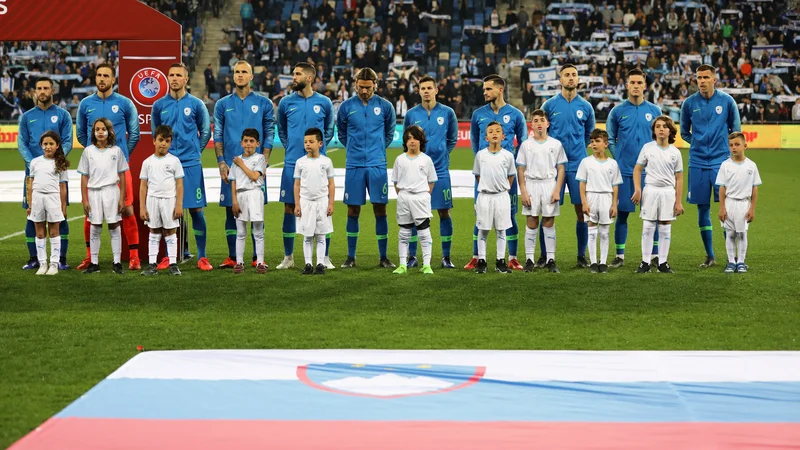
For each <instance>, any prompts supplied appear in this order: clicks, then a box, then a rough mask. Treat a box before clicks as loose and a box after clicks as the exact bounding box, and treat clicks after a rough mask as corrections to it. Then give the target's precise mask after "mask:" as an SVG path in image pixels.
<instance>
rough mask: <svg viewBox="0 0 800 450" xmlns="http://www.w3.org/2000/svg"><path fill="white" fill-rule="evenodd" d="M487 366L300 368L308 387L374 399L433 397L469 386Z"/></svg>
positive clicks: (339, 365) (329, 365)
mask: <svg viewBox="0 0 800 450" xmlns="http://www.w3.org/2000/svg"><path fill="white" fill-rule="evenodd" d="M485 372H486V368H485V367H477V366H440V365H431V364H425V363H420V364H386V365H384V364H352V363H327V364H308V365H305V366H299V367H298V368H297V377H298V378H299V379H300V381H302V382H303V383H304V384H306V385H307V386H310V387H313V388H315V389H320V390H323V391H326V392H331V393H335V394H342V395H351V396H357V397H371V398H385V399H391V398H401V397H410V396H418V395H432V394H442V393H446V392H451V391H454V390H458V389H463V388H466V387H469V386H471V385H473V384H475V383H477V382H478V381H480V379H481V378H483V375H484V373H485Z"/></svg>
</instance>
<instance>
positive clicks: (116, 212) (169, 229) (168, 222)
mask: <svg viewBox="0 0 800 450" xmlns="http://www.w3.org/2000/svg"><path fill="white" fill-rule="evenodd" d="M531 123H532V128H533V133H534V135H533V139H530V140H527V141H525V142H524V143H523V144H522V146H521V147H520V151H519V153H518V155H517V157H516V160H515V159H514V156H513V153H512V152H511V151H508V150H506V149H503V148H502V147H501V143H502V141H503V139H504V138H505V136H504V133H503V129H502V126H501V125H500V123H497V122H493V123H490V124H488V125H487V128H486V134H487V141H488V142H489V146H488V147H487V148H485V149H483V150H481V151H479V152H478V154H477V155H476V157H475V162H474V166H473V173H474V174H475V177H476V184H477V194H476V202H475V212H476V216H477V220H476V225H477V228H478V230H479V235H478V264H477V267H476V269H475V270H476V272H478V273H485V272H486V270H487V263H486V241H487V238H488V235H489V231H491V230H492V229H495V230H496V235H497V247H496V248H497V258H496V263H495V269H496V271H498V272H502V273H510V272H511V270H510V269H509V268H508V265H507V264H506V262H505V253H506V238H505V230H506V229H508V228H510V223H509V222H510V216H511V205H512V199H514V200H516V199H515V197H516V194H515V193H514V192H513V191H512V189H511V186H512V185H513V182H514V178H515V177H517V176H518V177H519V179H520V180H524V182H523V183H520V194H519V197H520V200H521V201H522V204H523V211H522V213H523V215H524V216H526V217H527V224H526V225H527V227H526V233H525V254H526V263H525V266H524V270H525V271H526V272H530V271H533V270H534V269H535V267H536V263H534V254H535V246H536V239H537V228H538V226H539V218H540V217H541V226H542V229H543V232H544V234H545V243H546V244H545V245H546V249H545V251H546V254H547V262H546V263H545V264H544V266H545V267H546V268H547V270H549V271H550V272H558V267H557V266H556V263H555V253H556V239H555V228H554V220H555V217H557V216H558V215H559V212H560V211H559V210H560V207H559V200H560V192H561V187H562V185H563V183H564V167H563V166H564V164H565V163H566V161H567V159H566V155H565V153H564V148H563V146H562V145H561V143H560V142H559V141H558V140H556V139H554V138H552V137H548V135H547V128H548V122H547V117H546V115H545V113H544V112H543V111H540V110H538V111H535V112H534V113H533V115H532V121H531ZM676 134H677V130H676V128H675V125H674V124H673V123H672V121H671V119H670V118H669V117H666V116H661V117H658V118H656V120H655V121H653V138H654V141H653V142H650V143H648V144H646V145H645V146H644V147H643V148H642V150H641V152H640V154H639V158H638V161H637V165H636V171H635V174H634V185H635V190H634V193H633V197H632V198H631V201H632V202H633V203H634V204H641V214H640V216H641V218H642V219H643V221H644V223H643V231H642V262H641V263H640V265H639V268H638V269H637V272H639V273H644V272H649V271H650V270H651V256H652V251H651V249H652V245H653V235H654V233H655V230H656V228H658V231H659V234H660V236H661V245H660V246H659V247H658V254H657V256H656V258H657V261H658V263H657V265H656V266H657V270H658V271H659V272H665V273H671V272H672V271H673V270H672V268H671V267H670V266H669V262H668V256H669V247H670V243H671V222H672V221H673V220H675V219H676V217H677V216H680V215H681V214H682V213H683V206H682V203H681V200H680V199H681V198H682V188H683V175H682V172H683V161H682V157H681V154H680V152H679V151H678V149H677V148H675V146H674V145H672V144H673V143H674V142H675V136H676ZM153 137H154V146H155V154H154V155H152V156H150V157H149V158H147V159H146V160H145V161H144V163H143V165H142V171H141V174H140V178H141V180H143V182H142V183H141V184H140V196H139V198H140V201H141V202H142V203H141V207H140V211H141V218H142V220H144V221H146V223H148V226H149V227H150V239H149V255H150V265H149V266H148V267H147V268H146V270H145V271H144V272H142V274H143V275H156V274H158V270H157V260H156V258H157V256H158V249H159V245H160V241H161V239H162V236H163V238H164V240H165V243H166V245H167V254H168V255H169V272H170V273H171V274H174V275H178V274H180V270H179V269H178V266H177V261H176V256H177V238H176V230H177V228H178V226H179V222H178V220H179V219H180V218H181V216H182V214H183V209H182V207H181V205H180V204H178V203H177V202H176V199H177V198H182V197H183V183H182V179H183V177H184V171H183V168H182V166H181V164H180V161H179V160H178V159H177V158H176V157H175V156H173V155H171V154H169V152H168V150H169V148H170V145H171V143H172V130H171V128H170V127H169V126H166V125H162V126H159V127H157V128H156V130H155V132H154V133H153ZM590 139H591V143H590V148H591V150H592V155H591V156H588V157H587V158H585V159H584V160H583V161H581V163H580V165H579V167H578V173H577V179H578V180H579V181H580V197H581V200H582V201H581V203H582V205H583V212H584V214H585V216H586V217H585V219H586V221H587V222H588V225H589V256H590V261H591V265H590V267H589V270H590V271H591V272H595V273H596V272H600V273H602V272H607V271H608V265H607V256H608V247H609V230H610V225H611V223H613V219H614V217H615V216H616V214H617V206H616V205H617V200H618V199H617V195H618V188H617V186H618V185H620V184H621V183H622V177H621V174H620V171H619V167H618V165H617V163H616V161H614V160H613V159H609V158H608V157H607V156H606V151H607V147H608V134H607V133H606V132H605V131H603V130H600V129H596V130H594V131H593V132H592V134H591V138H590ZM115 141H116V136H115V134H114V131H113V126H112V125H111V123H110V122H109V121H108V120H106V119H98V120H97V121H96V122H95V123H94V125H93V133H92V145H91V146H89V147H88V148H87V149H86V151H85V152H84V153H83V155H82V156H81V160H80V162H79V165H78V172H79V173H80V174H81V192H82V205H83V209H84V212H85V214H86V216H87V217H88V219H89V221H90V222H91V224H92V234H91V241H90V251H91V258H92V262H91V265H90V266H89V267H88V268H87V269H86V270H85V271H84V272H85V273H96V272H98V271H99V264H98V255H99V249H100V231H101V229H102V224H103V222H105V223H107V224H108V228H109V233H110V235H111V246H112V254H113V261H114V263H113V270H114V272H116V273H122V272H123V269H122V265H121V263H120V258H121V234H120V229H119V222H120V220H121V217H120V212H121V211H122V210H123V209H124V207H125V203H126V202H125V198H124V196H121V192H126V191H127V189H126V186H125V177H121V176H119V174H122V173H124V172H126V171H127V170H128V165H127V162H126V160H125V158H124V155H123V154H122V152H121V150H120V148H119V147H118V146H116V145H115ZM426 143H427V140H426V137H425V133H424V131H423V130H422V128H420V127H418V126H411V127H409V128H407V129H406V131H405V132H404V134H403V147H404V154H403V155H400V156H399V157H398V158H397V159H396V160H395V164H394V169H393V178H392V182H393V183H394V187H395V190H396V191H397V194H398V200H397V222H398V225H399V227H400V230H399V233H398V241H399V255H400V265H399V267H398V268H397V269H396V270H395V271H394V273H396V274H405V273H407V270H408V247H409V242H410V240H411V229H412V228H416V230H417V232H418V235H419V242H420V245H421V247H422V253H423V264H422V269H421V271H422V272H423V273H425V274H432V273H433V270H432V268H431V265H430V259H431V250H432V238H431V234H430V229H429V228H430V220H431V218H432V214H431V197H430V193H431V191H432V190H433V186H434V184H435V182H436V181H437V176H436V170H435V168H434V164H433V161H432V160H431V159H430V158H429V157H428V156H427V155H425V153H424V152H425V144H426ZM40 144H41V146H42V149H43V152H44V155H43V156H41V157H38V158H36V159H34V160H33V161H32V163H31V169H30V172H31V173H30V179H31V182H30V184H29V185H28V198H30V199H31V201H30V205H31V207H30V208H29V209H28V216H29V220H32V221H33V222H34V223H35V225H36V231H37V237H36V246H37V256H38V258H39V262H40V268H39V271H38V272H37V274H40V275H41V274H55V273H57V271H58V263H57V262H58V257H59V251H60V245H59V243H60V239H59V236H58V223H60V222H61V221H62V220H64V216H65V212H66V198H65V197H66V195H65V189H63V186H64V183H66V169H67V167H68V166H69V163H68V162H67V161H66V158H65V156H64V152H63V149H62V147H61V142H60V138H59V136H58V134H57V133H55V132H53V131H48V132H46V133H45V134H44V135H43V136H42V138H41V140H40ZM241 145H242V148H243V149H244V154H243V156H242V157H237V158H235V159H234V167H233V169H232V170H231V171H230V174H229V177H228V180H229V181H230V182H231V190H232V192H235V193H236V194H235V196H234V198H233V212H234V215H235V216H236V219H237V234H236V257H237V262H236V266H235V267H234V273H242V272H243V271H244V249H245V240H246V230H247V223H248V222H250V223H251V226H252V229H253V230H254V231H253V235H254V243H255V251H256V255H257V260H256V272H257V273H266V271H267V266H266V264H265V263H264V260H263V255H264V206H263V205H264V194H263V192H264V187H265V186H264V183H265V178H264V172H265V170H266V162H265V160H264V157H263V155H261V154H258V153H256V149H257V148H258V146H259V145H260V138H259V133H258V131H257V130H255V129H246V130H245V131H244V132H243V134H242V140H241ZM322 145H323V137H322V131H321V130H319V129H316V128H313V129H309V130H307V131H306V132H305V137H304V148H305V150H306V152H307V155H306V156H305V157H303V158H300V159H299V160H298V162H297V164H296V166H295V170H294V179H295V185H294V190H295V198H297V199H299V200H298V203H297V204H296V205H295V211H294V212H295V215H296V216H297V218H298V219H299V222H298V233H299V234H301V235H303V236H305V239H304V245H303V251H304V256H305V262H306V264H305V267H304V269H303V273H304V274H312V273H316V274H322V273H325V270H326V268H325V265H324V263H323V259H324V255H325V254H326V240H325V237H326V235H328V234H329V233H332V232H333V226H332V221H331V216H332V214H333V210H334V198H333V195H334V186H333V174H334V171H333V164H332V162H331V160H330V159H329V158H327V157H326V156H324V155H321V154H320V150H321V148H322ZM729 147H730V151H731V159H730V160H729V161H726V163H724V164H723V166H722V167H721V168H720V172H719V174H718V176H717V180H716V184H717V185H719V186H721V196H722V202H721V207H720V212H719V218H720V220H721V221H722V223H723V227H724V228H725V229H726V230H727V232H728V233H727V234H728V236H729V237H728V238H727V242H726V247H727V250H728V253H729V254H728V259H729V264H728V265H727V266H726V269H725V270H726V272H734V271H737V272H744V271H746V270H747V269H746V265H745V263H744V261H745V256H746V251H747V227H748V223H749V222H750V221H752V219H753V218H754V216H755V204H756V199H757V192H758V188H757V186H758V185H760V184H761V179H760V176H759V174H758V168H757V167H756V165H755V163H753V162H752V161H751V160H749V159H747V158H746V157H745V156H744V149H745V148H746V141H745V139H744V136H743V135H742V134H741V133H732V134H731V135H730V137H729ZM644 169H647V175H646V177H645V179H644V188H642V172H643V171H644ZM501 194H502V195H501ZM47 224H50V226H49V227H50V230H49V231H50V238H51V251H52V255H51V264H50V265H49V267H48V265H47V264H46V262H47V261H46V248H45V231H46V229H45V226H46V225H47ZM598 239H599V241H600V255H599V257H598V254H597V241H598ZM315 242H316V250H317V264H316V267H315V266H314V265H312V251H313V246H314V243H315Z"/></svg>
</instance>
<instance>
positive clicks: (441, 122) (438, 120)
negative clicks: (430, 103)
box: [436, 117, 444, 125]
mask: <svg viewBox="0 0 800 450" xmlns="http://www.w3.org/2000/svg"><path fill="white" fill-rule="evenodd" d="M436 123H438V124H439V125H444V117H439V118H438V119H436Z"/></svg>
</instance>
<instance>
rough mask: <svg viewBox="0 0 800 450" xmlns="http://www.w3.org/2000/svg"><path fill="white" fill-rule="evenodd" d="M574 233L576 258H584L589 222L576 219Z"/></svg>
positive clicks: (587, 241)
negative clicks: (576, 238)
mask: <svg viewBox="0 0 800 450" xmlns="http://www.w3.org/2000/svg"><path fill="white" fill-rule="evenodd" d="M575 234H576V235H577V237H578V258H585V257H586V246H587V245H588V244H589V224H588V223H586V222H577V221H576V222H575Z"/></svg>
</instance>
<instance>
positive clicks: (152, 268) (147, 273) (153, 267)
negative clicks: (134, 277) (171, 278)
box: [142, 264, 158, 277]
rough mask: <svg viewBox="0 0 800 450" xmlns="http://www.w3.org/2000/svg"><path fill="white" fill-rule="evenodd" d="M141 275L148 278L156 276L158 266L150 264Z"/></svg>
mask: <svg viewBox="0 0 800 450" xmlns="http://www.w3.org/2000/svg"><path fill="white" fill-rule="evenodd" d="M142 275H144V276H146V277H149V276H151V275H158V264H150V265H149V266H147V268H146V269H144V270H143V271H142Z"/></svg>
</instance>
